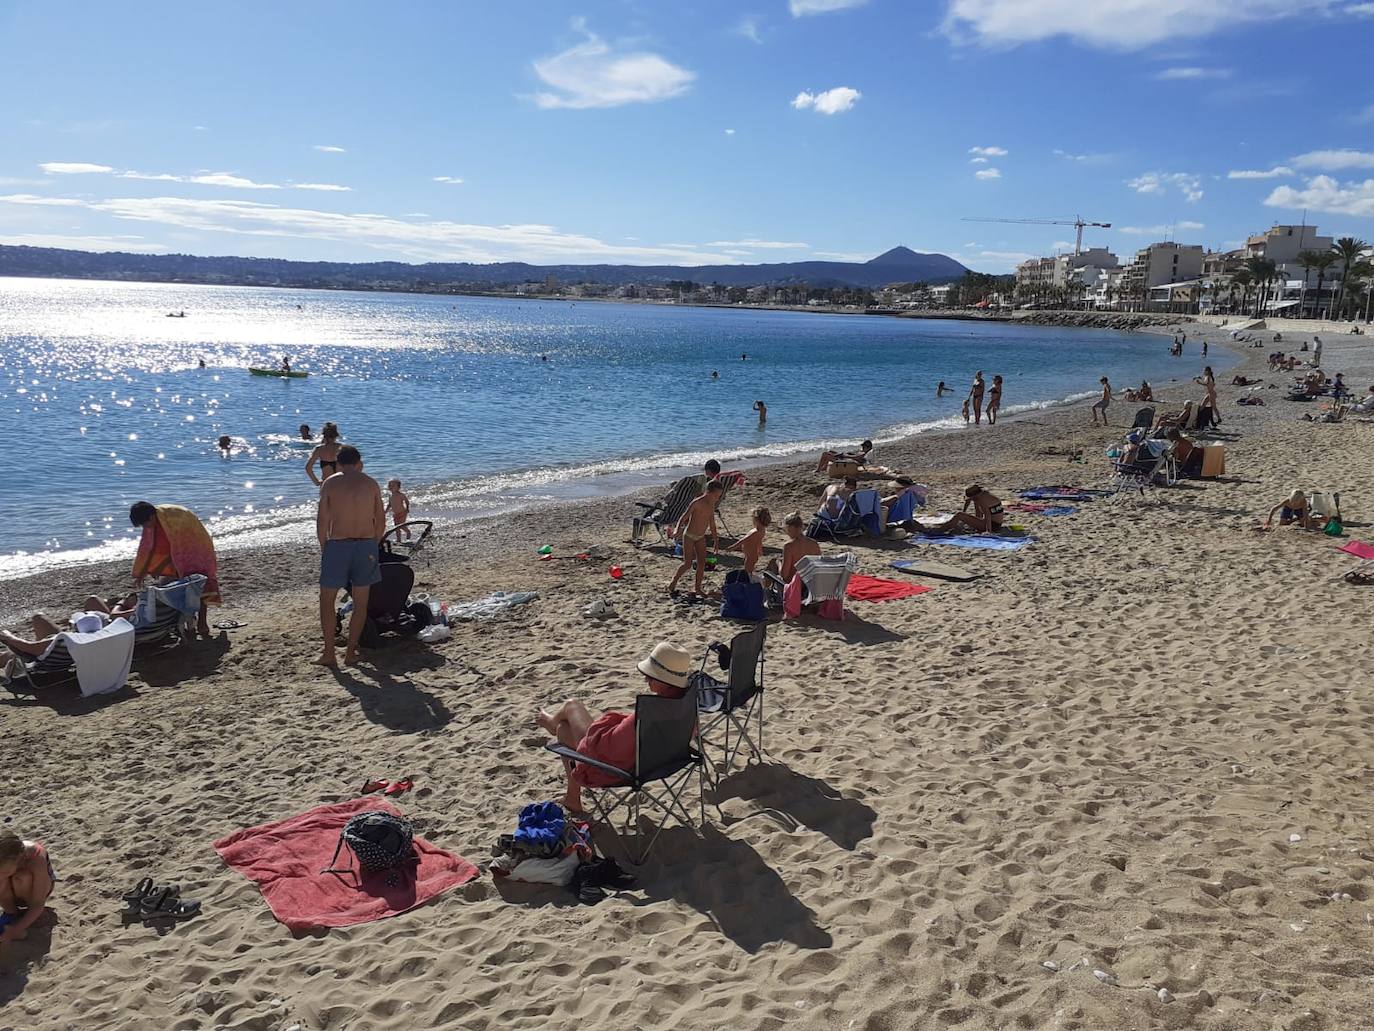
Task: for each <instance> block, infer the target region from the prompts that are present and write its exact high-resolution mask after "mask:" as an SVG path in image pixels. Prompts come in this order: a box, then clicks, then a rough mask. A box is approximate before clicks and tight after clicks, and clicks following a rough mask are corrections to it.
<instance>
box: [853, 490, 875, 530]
mask: <svg viewBox="0 0 1374 1031" xmlns="http://www.w3.org/2000/svg"><path fill="white" fill-rule="evenodd" d="M849 507H850V508H852V509H853V510H854V514H855V515H856V516H857V517H858V520H859V526H860V527H862V528H863V531H864V533H866V534H868V535H869V536H870V537H881V536H882V535H883V511H882V501H881V500H880V499H879V497H878V492H877V491H876V490H874V489H873V488H871V487H869V488H866V489H864V490H856V491H855V492H854V493H853V494H851V495H850V496H849Z"/></svg>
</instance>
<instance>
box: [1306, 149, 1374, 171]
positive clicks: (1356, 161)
mask: <svg viewBox="0 0 1374 1031" xmlns="http://www.w3.org/2000/svg"><path fill="white" fill-rule="evenodd" d="M1293 164H1294V166H1296V167H1297V168H1320V169H1323V170H1331V171H1336V170H1339V169H1342V168H1374V154H1371V153H1370V152H1369V151H1365V150H1349V149H1342V150H1311V151H1308V152H1307V153H1306V154H1299V155H1298V156H1297V157H1295V158H1294V159H1293Z"/></svg>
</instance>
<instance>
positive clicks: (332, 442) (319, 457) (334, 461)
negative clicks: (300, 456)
mask: <svg viewBox="0 0 1374 1031" xmlns="http://www.w3.org/2000/svg"><path fill="white" fill-rule="evenodd" d="M320 438H321V441H322V443H321V444H320V446H319V447H317V448H315V450H314V451H312V452H310V457H309V458H307V459H306V460H305V474H306V475H307V476H309V477H310V482H312V483H313V484H314V485H315V486H316V487H319V486H322V485H323V484H324V481H325V480H327V479H329V477H331V476H333V475H334V474H335V473H336V472H338V471H339V461H338V459H339V427H337V426H335V425H334V424H333V423H332V422H327V423H325V424H324V429H322V430H320ZM316 462H319V463H320V475H318V476H316V475H315V463H316ZM326 466H327V467H328V468H326Z"/></svg>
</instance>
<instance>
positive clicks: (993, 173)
mask: <svg viewBox="0 0 1374 1031" xmlns="http://www.w3.org/2000/svg"><path fill="white" fill-rule="evenodd" d="M973 178H975V179H1001V178H1002V173H1001V172H999V171H998V170H997V169H995V168H980V169H978V171H976V172H974V173H973Z"/></svg>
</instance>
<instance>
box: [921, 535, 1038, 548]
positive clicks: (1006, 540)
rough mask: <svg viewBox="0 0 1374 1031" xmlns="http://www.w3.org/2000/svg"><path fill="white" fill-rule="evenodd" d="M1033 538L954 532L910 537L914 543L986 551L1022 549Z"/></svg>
mask: <svg viewBox="0 0 1374 1031" xmlns="http://www.w3.org/2000/svg"><path fill="white" fill-rule="evenodd" d="M1032 540H1034V538H1032V537H991V536H988V537H985V536H983V535H981V534H973V533H960V534H953V535H951V536H949V537H924V536H917V537H912V538H910V542H911V543H912V544H948V545H949V546H950V547H952V548H979V549H982V550H984V551H1020V550H1021V549H1022V548H1024V547H1026V546H1027V545H1028V544H1030V542H1031V541H1032Z"/></svg>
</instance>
